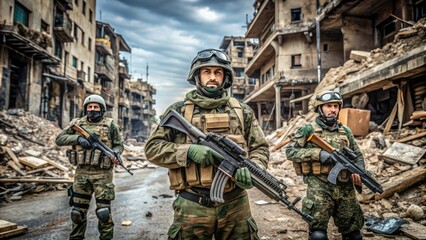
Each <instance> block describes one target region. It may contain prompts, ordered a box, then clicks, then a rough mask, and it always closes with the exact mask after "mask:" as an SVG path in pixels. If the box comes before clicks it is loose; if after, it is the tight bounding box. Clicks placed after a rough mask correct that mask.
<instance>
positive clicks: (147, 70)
mask: <svg viewBox="0 0 426 240" xmlns="http://www.w3.org/2000/svg"><path fill="white" fill-rule="evenodd" d="M148 75H149V66H148V62H146V82H147V83H148Z"/></svg>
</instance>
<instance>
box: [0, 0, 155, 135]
mask: <svg viewBox="0 0 426 240" xmlns="http://www.w3.org/2000/svg"><path fill="white" fill-rule="evenodd" d="M0 19H1V22H2V24H0V37H1V40H0V64H1V66H2V67H1V68H0V76H1V81H0V89H1V91H0V110H7V109H11V108H21V109H24V110H25V111H29V112H31V113H33V114H35V115H38V116H41V117H43V118H45V119H48V120H50V121H53V122H56V123H57V124H58V125H59V126H60V127H64V126H66V125H67V124H68V123H69V121H70V120H71V119H73V118H75V117H80V116H81V114H82V110H83V109H82V106H83V101H84V99H85V97H86V96H87V95H90V94H99V95H101V96H102V97H103V98H104V99H105V101H106V104H107V108H108V109H107V114H108V115H109V116H111V117H113V118H114V119H118V118H119V117H120V119H119V120H118V121H119V122H120V124H121V126H122V128H123V129H130V126H127V125H125V124H129V123H130V121H128V120H127V121H125V119H126V114H124V115H123V114H122V113H123V112H124V113H125V112H128V111H129V108H130V106H129V105H128V104H125V103H126V101H127V103H128V99H129V97H130V91H129V90H130V88H129V87H128V85H129V84H124V83H125V82H130V75H129V70H128V66H127V61H126V60H125V59H124V58H122V59H120V52H128V53H130V52H131V48H130V46H129V45H128V44H127V43H126V41H125V39H124V37H123V36H121V35H120V34H117V33H116V32H115V31H114V29H113V28H112V27H111V26H110V25H109V24H107V23H103V22H99V21H96V1H95V0H47V1H42V0H34V1H31V0H16V1H15V0H6V1H0ZM126 86H127V88H126ZM126 97H127V98H126ZM141 104H142V103H141ZM150 116H151V115H149V116H146V117H148V118H149V117H150ZM141 121H144V120H141ZM148 131H149V130H148Z"/></svg>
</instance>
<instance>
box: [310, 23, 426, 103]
mask: <svg viewBox="0 0 426 240" xmlns="http://www.w3.org/2000/svg"><path fill="white" fill-rule="evenodd" d="M425 44H426V18H422V19H420V20H419V21H418V22H417V23H416V24H415V25H413V26H411V27H408V28H404V29H401V30H400V32H399V33H398V34H397V35H396V36H395V39H394V41H393V42H390V43H388V44H386V45H385V46H383V48H376V49H373V50H372V51H371V52H369V53H362V51H352V52H351V58H350V59H349V60H348V61H346V62H345V63H344V65H343V66H340V67H336V68H332V69H330V70H329V71H328V72H327V74H326V75H325V76H324V78H323V79H322V80H321V82H320V83H319V85H318V86H317V88H316V89H315V92H314V94H313V96H316V93H318V92H320V91H322V90H324V89H334V88H335V87H336V86H338V85H339V83H342V82H343V81H344V80H345V79H347V78H349V77H352V76H354V75H357V74H360V73H362V72H364V71H366V70H368V69H371V68H372V67H374V66H377V65H379V64H381V63H384V62H386V61H389V60H390V59H392V58H395V57H397V56H401V55H402V54H404V53H407V52H409V51H410V50H413V49H414V48H417V47H419V46H421V45H425ZM313 101H314V97H312V98H311V100H310V103H309V106H310V108H311V109H312V106H313Z"/></svg>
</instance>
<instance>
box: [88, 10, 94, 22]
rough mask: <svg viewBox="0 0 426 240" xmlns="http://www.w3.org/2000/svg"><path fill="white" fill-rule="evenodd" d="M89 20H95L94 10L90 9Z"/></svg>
mask: <svg viewBox="0 0 426 240" xmlns="http://www.w3.org/2000/svg"><path fill="white" fill-rule="evenodd" d="M89 22H93V11H92V9H89Z"/></svg>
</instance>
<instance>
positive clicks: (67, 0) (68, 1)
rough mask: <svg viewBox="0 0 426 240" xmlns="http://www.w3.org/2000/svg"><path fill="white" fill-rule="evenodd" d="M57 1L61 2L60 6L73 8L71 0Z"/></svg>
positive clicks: (68, 8) (67, 8)
mask: <svg viewBox="0 0 426 240" xmlns="http://www.w3.org/2000/svg"><path fill="white" fill-rule="evenodd" d="M57 2H59V3H61V4H62V6H64V7H65V9H66V10H73V8H74V6H73V4H72V3H73V0H57Z"/></svg>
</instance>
